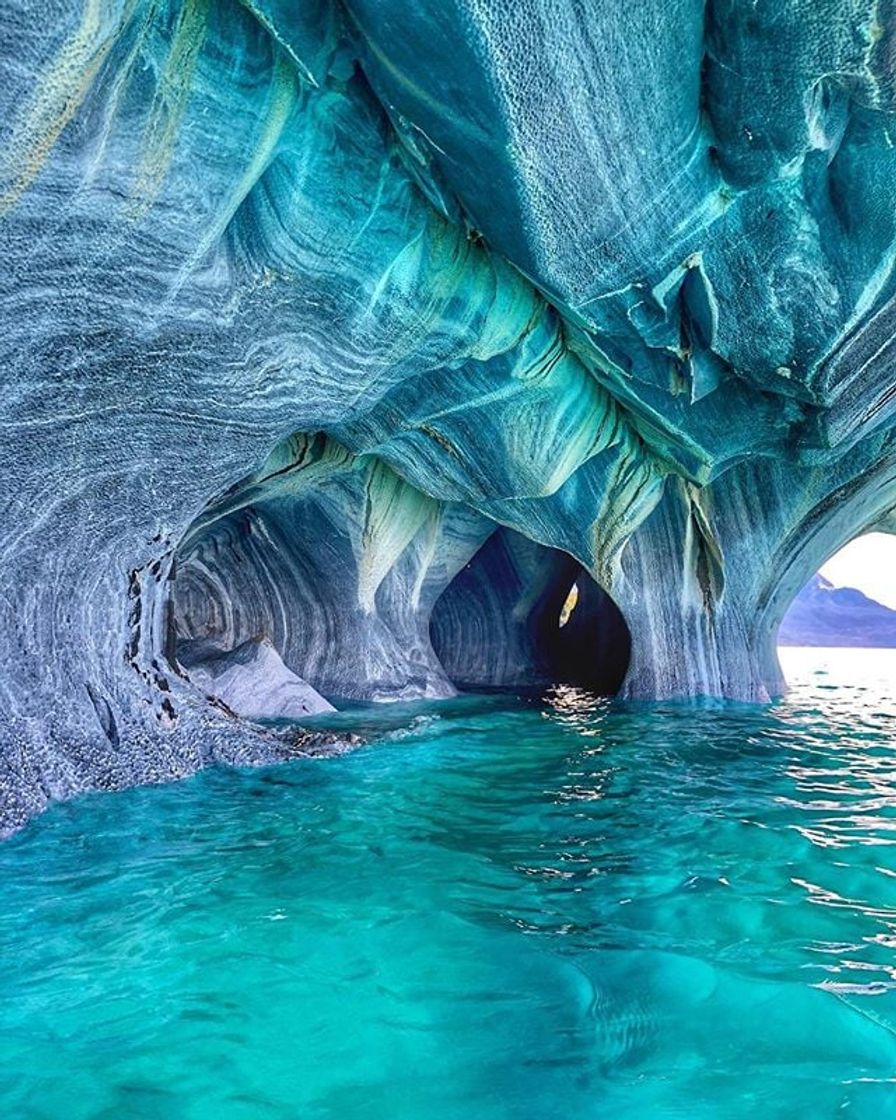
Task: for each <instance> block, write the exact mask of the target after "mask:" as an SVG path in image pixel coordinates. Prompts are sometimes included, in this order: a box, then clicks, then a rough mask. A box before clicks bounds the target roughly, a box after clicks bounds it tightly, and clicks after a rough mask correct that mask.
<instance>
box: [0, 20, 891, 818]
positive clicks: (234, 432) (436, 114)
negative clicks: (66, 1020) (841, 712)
mask: <svg viewBox="0 0 896 1120" xmlns="http://www.w3.org/2000/svg"><path fill="white" fill-rule="evenodd" d="M894 58H896V19H894V17H893V15H892V13H891V12H890V8H889V6H888V5H885V4H884V5H881V4H879V3H876V2H872V0H817V2H815V3H812V4H807V3H804V2H797V0H713V2H712V3H703V2H701V0H642V2H640V3H638V4H636V5H629V6H627V7H626V8H625V9H624V10H623V9H622V8H621V7H620V5H619V4H618V3H611V2H610V0H595V2H594V3H590V4H585V5H583V4H580V3H578V2H576V0H520V2H518V3H516V4H508V3H505V2H503V0H476V2H473V0H417V2H415V3H413V4H410V5H408V4H405V3H398V2H397V0H344V2H342V0H306V2H303V3H287V2H286V0H214V2H212V0H75V2H62V0H0V254H2V260H3V268H2V270H0V316H2V330H0V369H2V382H0V447H2V451H3V465H4V469H3V474H2V494H3V503H2V508H3V514H4V516H3V522H2V533H0V657H2V671H0V831H9V830H11V829H13V828H15V827H17V826H19V825H21V824H22V823H23V822H24V821H25V820H26V819H27V818H28V817H29V816H30V815H31V814H32V813H34V812H35V811H37V810H39V809H40V808H41V807H42V806H43V805H45V804H46V803H47V801H48V800H50V799H53V798H62V797H67V796H70V795H71V794H73V793H76V792H78V791H79V790H86V789H92V788H117V787H120V786H124V785H128V784H133V783H137V782H147V781H160V780H165V779H169V778H173V777H177V776H180V775H183V774H187V773H190V772H192V771H193V770H195V769H197V768H198V767H201V766H204V765H207V764H209V763H213V762H236V763H252V762H263V761H269V760H271V759H274V758H278V757H281V755H282V751H281V748H280V747H278V746H276V745H275V744H273V743H272V740H271V739H270V737H266V736H265V735H263V734H261V733H260V732H259V731H258V730H257V729H256V728H255V727H254V726H253V725H252V724H251V722H250V721H248V720H247V719H245V718H243V719H241V718H239V705H238V704H237V705H236V706H235V707H234V708H233V710H232V711H229V710H225V708H227V707H228V705H227V702H226V701H225V704H224V706H223V707H222V706H221V705H220V704H218V705H215V704H213V703H211V702H210V701H209V700H208V695H207V693H206V692H205V691H203V689H201V688H197V687H196V684H195V681H193V680H191V678H190V672H189V668H188V663H189V662H190V659H191V658H192V659H193V660H194V663H196V662H197V661H198V659H199V656H200V654H202V655H203V656H205V657H206V658H212V660H214V659H215V658H222V657H223V658H225V659H226V657H227V656H228V655H230V654H231V652H232V651H234V650H237V649H239V648H240V647H243V646H244V643H246V642H247V641H261V642H262V643H270V645H269V646H268V645H267V644H264V645H262V646H258V647H257V648H258V650H261V649H264V650H270V653H266V654H265V655H264V656H266V657H270V656H271V654H275V655H276V657H277V658H278V660H279V661H280V662H282V665H283V666H284V669H283V670H282V671H281V670H280V669H279V667H278V668H277V672H276V673H275V674H274V677H277V676H278V675H282V673H290V674H293V675H294V676H295V677H296V678H298V679H300V680H302V681H304V682H307V684H308V686H309V687H310V688H311V689H312V690H313V691H314V692H315V693H319V694H320V695H322V696H324V697H326V698H327V699H328V701H330V702H333V701H335V702H336V703H337V704H338V703H339V702H340V701H341V700H358V701H369V700H392V699H402V698H414V697H433V698H437V697H440V696H447V695H451V694H452V692H453V691H454V690H455V688H456V687H457V686H458V685H464V684H471V685H474V686H477V687H536V688H538V687H544V686H547V685H549V684H551V683H558V682H564V681H565V682H569V683H574V684H579V685H584V686H587V687H592V688H597V689H603V690H608V691H612V690H614V689H616V688H617V687H618V688H619V689H620V691H621V692H622V694H623V695H624V696H628V697H634V698H651V697H685V698H686V697H695V696H703V695H711V696H717V697H730V698H733V699H738V700H754V701H762V700H767V699H768V698H769V697H772V696H774V695H776V694H778V693H779V692H780V691H781V690H782V688H783V687H784V685H783V681H782V679H781V673H780V669H779V666H778V662H777V656H776V653H775V637H776V633H777V628H778V625H779V624H780V621H781V618H782V617H783V615H784V613H785V611H786V609H787V606H788V604H789V602H790V601H791V600H792V598H793V596H794V595H795V594H796V593H797V591H798V590H799V588H800V587H802V586H803V585H804V584H805V582H806V581H807V579H808V578H809V577H810V576H811V575H812V573H813V572H814V571H816V570H817V568H818V567H819V566H820V564H821V563H823V561H824V560H825V559H826V558H827V557H828V556H829V555H830V554H831V553H832V552H833V551H835V550H836V549H837V548H838V547H840V546H841V545H842V544H843V543H845V542H846V541H848V540H849V539H850V538H852V537H853V536H855V535H857V534H858V533H861V532H863V531H865V530H867V529H869V528H871V527H878V528H880V529H882V530H886V531H888V530H890V529H891V528H893V527H894V526H896V521H894V519H893V517H892V511H893V508H894V506H896V442H894V441H896V433H894V431H893V428H894V423H896V390H894V384H896V379H894V355H896V302H894V295H896V276H894V261H896V206H894V203H893V183H894V182H896V118H894V108H896V80H894V78H896V63H894ZM573 585H575V586H576V588H577V593H578V594H579V596H580V598H579V602H578V604H577V605H576V608H575V610H574V611H573V612H572V614H571V615H570V616H569V621H568V622H567V624H566V626H565V627H563V628H561V627H560V626H559V611H560V608H561V607H562V605H563V603H564V602H566V601H567V596H568V594H569V592H570V590H571V588H572V586H573ZM555 612H556V613H557V615H558V619H557V626H556V629H555V628H554V614H555ZM570 627H571V628H572V629H570ZM561 630H562V631H564V633H565V636H563V635H561V634H560V633H559V632H560V631H561ZM203 651H204V652H203ZM241 656H242V655H239V656H238V657H237V661H239V657H241ZM208 663H210V662H208ZM235 671H236V670H235V668H234V672H235ZM247 671H248V670H247ZM240 672H242V670H240ZM237 675H238V676H239V674H237ZM246 679H247V680H248V678H246ZM290 679H291V678H290ZM234 687H236V688H237V690H238V692H239V693H240V695H241V696H242V697H244V699H247V698H248V696H249V694H250V693H251V695H252V697H253V701H252V704H251V705H250V707H251V708H252V715H253V718H256V717H258V716H261V715H264V714H265V713H264V712H262V711H259V710H258V709H259V706H260V707H264V704H262V703H261V699H262V696H263V690H261V691H259V690H258V689H256V688H255V685H254V684H249V683H246V684H239V685H235V686H234ZM247 690H248V691H247ZM256 701H258V704H256V703H255V702H256ZM271 703H272V704H274V703H275V701H274V699H273V697H272V698H271ZM243 714H244V715H248V714H249V708H246V709H245V711H244V712H243Z"/></svg>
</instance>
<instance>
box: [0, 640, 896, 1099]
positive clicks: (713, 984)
mask: <svg viewBox="0 0 896 1120" xmlns="http://www.w3.org/2000/svg"><path fill="white" fill-rule="evenodd" d="M786 655H787V662H788V667H789V669H790V673H791V677H792V679H794V681H795V688H794V690H793V692H792V693H791V695H790V697H789V698H788V699H787V700H786V701H785V702H782V703H781V704H779V705H777V706H775V707H774V708H771V709H768V710H764V711H749V710H745V709H715V710H713V709H703V710H697V711H694V710H689V709H686V708H676V707H674V706H652V707H640V708H638V707H631V708H625V707H623V706H618V705H613V704H611V703H608V702H606V701H596V700H593V699H589V698H588V697H587V696H585V695H582V694H577V693H569V692H567V693H562V694H558V695H557V696H556V697H554V699H553V701H552V702H551V703H549V704H548V705H546V706H545V707H540V706H538V705H535V704H524V703H511V702H508V701H502V700H494V699H491V700H483V699H475V698H470V699H466V700H464V701H462V702H459V703H452V704H449V705H443V706H441V707H438V706H431V707H430V708H429V709H425V710H424V709H417V710H412V711H407V710H405V711H400V710H398V709H391V710H390V711H389V712H388V713H386V714H385V715H384V716H383V719H384V720H385V721H386V724H387V725H389V726H391V727H392V728H393V730H391V731H387V732H386V733H385V734H384V737H383V738H382V739H381V740H379V741H378V742H376V743H375V744H372V745H370V746H368V747H365V748H363V749H361V750H358V751H357V752H355V753H353V754H350V755H345V756H343V757H340V758H335V759H329V760H310V761H307V762H301V763H296V764H293V765H288V766H282V767H279V768H272V769H268V770H264V771H248V772H224V771H218V772H209V773H205V774H200V775H198V776H197V777H195V778H193V779H192V780H190V781H187V782H184V783H181V784H178V785H172V786H167V787H155V788H149V789H140V790H131V791H127V792H125V793H121V794H114V795H109V794H104V795H101V794H97V795H93V796H89V797H85V798H83V799H81V800H80V801H77V802H75V803H72V804H68V805H62V806H57V807H55V808H54V809H52V810H51V811H50V812H48V813H47V814H45V815H44V816H43V817H42V818H40V819H38V820H37V821H36V822H35V823H34V824H33V825H32V826H31V827H29V828H28V829H27V830H26V831H25V832H24V833H21V834H20V835H18V836H17V837H15V838H14V839H13V840H12V841H10V842H9V843H6V844H4V845H0V892H2V908H0V996H2V1004H0V1116H2V1117H3V1120H13V1118H16V1120H17V1118H19V1117H22V1118H29V1120H30V1118H32V1117H33V1118H37V1117H40V1118H53V1120H57V1118H65V1120H81V1118H84V1120H86V1118H91V1120H100V1118H103V1120H113V1118H114V1120H122V1118H131V1117H135V1118H140V1120H143V1118H147V1120H148V1118H153V1120H157V1118H158V1120H162V1118H164V1120H180V1118H183V1120H199V1118H201V1120H236V1118H240V1120H244V1118H246V1120H247V1118H252V1120H255V1118H259V1120H265V1118H268V1117H276V1118H293V1117H296V1118H302V1120H305V1118H318V1117H320V1118H324V1117H327V1118H329V1117H334V1118H339V1120H373V1118H376V1120H393V1118H394V1120H410V1118H414V1120H420V1118H422V1120H449V1118H450V1120H454V1118H461V1117H463V1118H465V1120H466V1118H470V1120H493V1118H495V1120H497V1118H502V1120H503V1118H511V1117H513V1118H524V1120H528V1118H532V1120H545V1118H551V1117H558V1118H559V1117H562V1118H563V1120H580V1118H582V1120H583V1118H592V1117H595V1118H596V1117H607V1116H614V1117H615V1116H626V1117H636V1118H639V1117H650V1118H654V1117H657V1118H658V1117H681V1118H684V1117H687V1118H688V1120H695V1118H696V1120H699V1118H704V1117H714V1118H715V1117H719V1118H725V1120H728V1118H736V1117H762V1118H768V1117H781V1118H785V1117H786V1118H788V1120H791V1118H794V1117H813V1118H821V1117H828V1116H830V1117H834V1116H838V1117H839V1116H847V1117H875V1118H882V1117H888V1116H894V1117H896V1035H894V1030H896V991H894V988H896V853H894V848H893V846H892V845H893V844H894V842H896V702H894V700H893V699H892V698H891V696H892V690H891V687H890V683H891V682H892V681H894V680H896V655H894V653H892V652H881V651H874V652H864V651H858V652H856V651H849V652H825V651H808V652H804V651H786Z"/></svg>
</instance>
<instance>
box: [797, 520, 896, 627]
mask: <svg viewBox="0 0 896 1120" xmlns="http://www.w3.org/2000/svg"><path fill="white" fill-rule="evenodd" d="M884 527H885V526H884ZM881 528H882V527H877V526H875V527H874V528H873V529H872V530H871V531H869V532H867V533H861V534H859V535H858V536H856V537H854V538H853V539H852V540H851V541H849V542H848V543H847V544H846V545H844V546H843V547H842V548H840V549H839V550H838V551H837V552H835V553H834V555H833V556H831V557H830V558H829V559H828V560H827V561H826V562H825V563H824V564H823V565H822V566H821V568H820V569H819V570H818V572H816V574H815V575H814V576H812V578H811V579H810V580H809V582H808V583H806V584H805V585H804V586H803V587H802V588H801V589H800V591H798V592H797V594H796V596H795V598H794V599H793V602H792V603H791V604H790V606H789V607H788V609H787V613H786V614H785V615H784V618H783V620H782V622H781V626H780V629H779V631H778V645H779V646H785V647H787V646H827V647H842V648H845V647H859V648H893V647H896V536H893V535H892V534H891V533H890V532H882V531H881Z"/></svg>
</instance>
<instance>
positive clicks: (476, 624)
mask: <svg viewBox="0 0 896 1120" xmlns="http://www.w3.org/2000/svg"><path fill="white" fill-rule="evenodd" d="M429 630H430V638H431V641H432V645H433V649H434V650H435V653H436V656H437V657H438V659H439V661H440V662H441V664H442V666H443V667H444V669H445V672H446V673H447V674H448V677H449V678H450V679H451V680H452V682H453V683H454V684H455V685H456V686H457V687H458V688H461V689H465V690H471V691H477V690H479V691H481V690H491V689H500V690H507V691H529V690H532V691H540V690H543V689H544V688H546V687H550V686H552V685H557V684H569V685H574V686H577V687H580V688H587V689H588V690H589V691H592V692H596V693H599V694H600V695H604V696H613V695H615V694H616V693H617V692H618V691H619V688H620V686H621V684H622V681H623V678H624V677H625V674H626V671H627V669H628V663H629V656H630V652H631V636H630V634H629V630H628V627H627V625H626V623H625V620H624V618H623V616H622V613H621V612H620V610H619V608H618V607H617V606H616V604H615V603H614V602H613V600H612V599H611V598H610V596H609V595H608V594H607V593H606V592H605V591H604V590H603V588H602V587H600V585H599V584H598V583H596V582H595V580H594V579H592V578H591V576H590V575H589V574H588V573H587V572H586V571H585V569H584V568H583V567H582V565H581V564H580V563H579V562H578V561H577V560H575V559H573V557H571V556H569V555H568V554H567V553H565V552H561V551H559V550H557V549H552V548H547V547H545V546H544V545H540V544H536V543H535V542H534V541H531V540H529V539H527V538H526V537H523V536H522V535H521V534H519V533H515V532H513V531H512V530H510V529H506V528H501V529H498V530H497V531H496V532H495V533H493V534H492V535H491V536H490V537H489V539H488V540H487V541H486V542H485V544H484V545H483V546H482V547H481V548H480V549H479V551H478V552H477V553H476V554H475V556H473V558H472V559H471V560H470V561H469V563H467V564H466V565H465V567H464V568H463V569H462V570H461V571H460V572H459V573H458V575H457V576H456V577H455V578H454V580H453V581H452V582H451V583H450V584H449V585H448V587H447V588H446V589H445V591H444V592H443V593H442V594H441V596H440V597H439V598H438V599H437V600H436V603H435V605H434V607H433V611H432V615H431V618H430V626H429Z"/></svg>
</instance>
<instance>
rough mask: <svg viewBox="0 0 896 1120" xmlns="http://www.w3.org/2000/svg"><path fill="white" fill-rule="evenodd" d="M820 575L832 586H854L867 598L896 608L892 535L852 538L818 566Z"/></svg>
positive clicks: (895, 546)
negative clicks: (824, 562)
mask: <svg viewBox="0 0 896 1120" xmlns="http://www.w3.org/2000/svg"><path fill="white" fill-rule="evenodd" d="M821 574H822V575H823V576H824V577H825V579H828V580H830V581H831V583H832V584H833V585H834V586H835V587H857V588H858V589H859V590H860V591H864V592H865V594H866V595H867V596H868V597H869V598H871V599H876V600H877V601H878V602H879V603H884V604H885V605H886V606H888V607H894V608H896V536H892V537H891V536H889V535H888V534H887V533H866V534H865V536H864V537H856V539H855V540H854V541H850V543H849V544H848V545H846V547H845V548H841V549H840V551H839V552H838V553H836V555H834V556H832V557H831V559H830V560H828V562H827V563H826V564H824V565H823V566H822V568H821Z"/></svg>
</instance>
